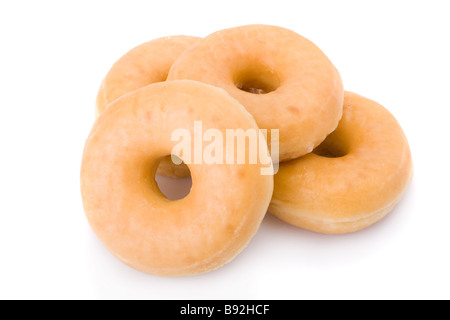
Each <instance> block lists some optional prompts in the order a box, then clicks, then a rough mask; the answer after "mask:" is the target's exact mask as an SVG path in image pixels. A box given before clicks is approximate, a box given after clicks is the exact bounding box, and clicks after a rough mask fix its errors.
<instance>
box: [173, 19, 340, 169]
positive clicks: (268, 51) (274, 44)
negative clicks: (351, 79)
mask: <svg viewBox="0 0 450 320" xmlns="http://www.w3.org/2000/svg"><path fill="white" fill-rule="evenodd" d="M181 79H192V80H197V81H201V82H205V83H209V84H212V85H214V86H217V87H220V88H223V89H225V90H226V91H227V92H228V93H229V94H230V95H231V96H233V97H234V98H236V99H237V100H238V101H240V102H241V103H242V104H243V105H244V106H245V107H246V108H247V110H248V111H249V112H250V113H251V114H252V115H253V116H254V118H255V120H256V122H257V123H258V125H259V127H260V128H261V129H268V131H269V132H268V133H269V134H268V139H267V140H268V143H269V149H270V150H272V146H271V140H272V139H271V135H270V132H271V131H270V129H279V160H280V161H286V160H290V159H294V158H297V157H300V156H303V155H305V154H307V153H309V152H311V151H312V150H313V149H314V148H315V147H316V146H317V145H319V144H320V143H321V142H322V141H323V140H324V139H325V138H326V136H327V135H328V134H329V133H331V132H332V131H334V129H336V127H337V124H338V122H339V119H340V118H341V116H342V104H343V97H344V90H343V85H342V81H341V77H340V75H339V72H338V71H337V70H336V68H335V67H334V66H333V64H332V63H331V62H330V60H329V59H328V58H327V57H326V56H325V54H324V53H323V52H322V51H321V50H320V49H319V48H318V47H317V46H316V45H315V44H313V43H312V42H311V41H309V40H307V39H305V38H303V37H302V36H300V35H298V34H297V33H295V32H293V31H290V30H287V29H284V28H280V27H275V26H268V25H249V26H242V27H236V28H231V29H226V30H222V31H218V32H216V33H213V34H211V35H209V36H207V37H205V38H203V39H202V40H199V41H198V42H197V43H196V44H194V45H193V46H191V47H189V48H188V49H187V50H186V51H185V52H184V53H183V54H182V55H181V56H180V57H179V58H178V59H177V60H176V61H175V62H174V64H173V65H172V68H171V69H170V72H169V76H168V80H181Z"/></svg>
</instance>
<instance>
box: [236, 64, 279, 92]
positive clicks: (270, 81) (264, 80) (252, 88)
mask: <svg viewBox="0 0 450 320" xmlns="http://www.w3.org/2000/svg"><path fill="white" fill-rule="evenodd" d="M238 70H239V71H238V72H236V74H235V75H234V84H235V86H236V87H237V88H238V89H239V90H242V91H245V92H249V93H253V94H267V93H269V92H272V91H275V90H277V89H278V87H279V86H280V79H279V78H278V76H277V75H276V73H275V72H274V71H273V70H272V69H271V68H268V67H266V66H264V65H261V64H253V65H250V66H246V67H244V68H240V69H238Z"/></svg>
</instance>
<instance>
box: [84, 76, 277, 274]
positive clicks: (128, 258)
mask: <svg viewBox="0 0 450 320" xmlns="http://www.w3.org/2000/svg"><path fill="white" fill-rule="evenodd" d="M194 121H202V123H203V126H204V128H215V129H217V130H220V131H221V132H222V133H223V134H225V130H226V129H234V128H236V129H237V128H241V129H243V130H247V129H255V130H257V129H258V128H257V125H256V123H255V121H254V119H253V118H252V116H251V115H250V114H249V113H248V112H247V111H246V110H245V108H244V107H243V106H242V105H241V104H239V102H237V101H236V100H235V99H233V98H232V97H230V96H229V95H228V94H227V93H226V92H225V91H223V90H222V89H219V88H215V87H213V86H210V85H206V84H203V83H199V82H195V81H168V82H162V83H156V84H153V85H150V86H146V87H143V88H141V89H139V90H136V91H133V92H131V93H129V94H127V95H125V96H123V97H121V98H119V99H117V100H115V101H114V102H113V103H111V104H110V105H109V106H108V108H107V109H106V110H105V111H104V112H103V113H102V115H101V116H100V117H99V118H98V119H97V121H96V123H95V125H94V127H93V129H92V131H91V133H90V135H89V137H88V139H87V142H86V146H85V150H84V154H83V160H82V167H81V193H82V198H83V205H84V208H85V212H86V216H87V218H88V220H89V223H90V225H91V227H92V229H93V230H94V232H95V233H96V235H97V236H98V237H99V239H100V240H101V241H102V243H103V244H104V245H105V247H106V248H107V249H108V250H109V251H110V252H111V253H112V254H114V255H115V256H116V257H117V258H118V259H120V260H121V261H122V262H124V263H126V264H127V265H129V266H131V267H133V268H135V269H137V270H140V271H142V272H146V273H149V274H154V275H161V276H181V275H193V274H198V273H203V272H207V271H210V270H213V269H216V268H218V267H220V266H222V265H223V264H225V263H227V262H229V261H230V260H231V259H232V258H233V257H235V256H236V255H237V254H238V253H239V252H240V251H241V250H242V249H243V248H244V247H245V246H246V245H247V244H248V242H249V241H250V239H251V238H252V237H253V235H254V234H255V233H256V231H257V230H258V227H259V225H260V223H261V221H262V219H263V217H264V215H265V213H266V210H267V208H268V205H269V202H270V198H271V195H272V191H273V176H264V175H261V172H260V169H261V168H262V167H263V165H261V164H230V165H228V164H211V165H208V164H205V163H203V164H193V165H189V168H190V170H191V174H192V189H191V192H190V193H189V194H188V195H187V196H186V197H185V198H183V199H180V200H176V201H169V200H168V199H167V198H165V197H164V195H163V194H162V193H161V191H160V190H159V189H158V187H157V184H156V182H155V179H154V175H155V171H156V167H157V165H158V162H159V159H161V157H163V156H167V155H170V154H171V152H172V148H173V147H174V146H175V145H176V144H177V142H173V141H172V140H171V134H172V133H173V132H174V130H177V129H180V128H184V129H186V130H188V131H189V132H190V133H191V135H192V136H194V133H193V130H194V129H193V127H194ZM205 147H206V146H205V145H204V146H203V148H205ZM266 151H267V150H266ZM182 158H183V157H182ZM183 160H186V159H184V158H183Z"/></svg>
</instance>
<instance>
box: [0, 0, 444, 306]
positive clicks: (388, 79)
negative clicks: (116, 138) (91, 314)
mask: <svg viewBox="0 0 450 320" xmlns="http://www.w3.org/2000/svg"><path fill="white" fill-rule="evenodd" d="M447 4H448V2H447V1H380V0H378V1H307V2H306V1H305V2H302V1H289V2H288V1H262V0H259V1H254V2H252V1H221V2H218V1H204V2H197V1H192V0H191V1H180V2H173V1H130V0H127V1H120V2H119V1H72V2H68V1H1V2H0V35H1V37H0V41H1V42H0V108H1V109H0V110H1V112H0V142H1V144H0V146H1V149H0V150H1V151H0V152H1V157H0V195H1V198H0V298H2V299H6V298H145V299H178V298H189V299H198V298H202V299H206V298H213V299H215V298H223V299H241V298H246V299H278V298H284V299H299V298H306V299H315V298H343V299H347V298H388V299H389V298H446V299H449V298H450V289H449V287H450V275H449V272H450V271H449V270H450V253H449V245H450V207H449V202H448V199H449V197H450V195H449V190H450V188H449V187H448V181H449V179H450V175H449V165H448V161H449V156H450V152H449V145H448V138H449V121H450V120H449V119H450V118H449V115H450V111H449V109H450V98H449V97H450V62H449V59H450V32H449V30H450V19H449V14H450V9H449V7H448V5H447ZM251 23H265V24H274V25H279V26H283V27H286V28H290V29H293V30H295V31H296V32H298V33H300V34H302V35H303V36H306V37H307V38H309V39H311V40H312V41H314V42H315V43H316V44H317V45H318V46H319V47H320V48H321V49H322V50H323V51H324V52H325V53H326V54H327V55H328V56H329V57H330V59H331V60H332V61H333V63H334V64H335V65H336V67H337V68H338V69H339V70H340V72H341V75H342V78H343V80H344V84H345V87H346V89H348V90H351V91H354V92H357V93H359V94H362V95H365V96H367V97H369V98H372V99H374V100H376V101H378V102H380V103H381V104H383V105H384V106H386V107H387V108H388V109H389V110H390V111H391V112H392V113H393V114H394V115H395V116H396V118H397V119H398V120H399V122H400V123H401V125H402V127H403V129H404V131H405V133H406V135H407V137H408V139H409V142H410V145H411V149H412V153H413V160H414V165H415V176H414V180H413V183H412V185H411V187H410V188H409V190H408V192H407V194H406V195H405V197H404V199H403V201H402V202H401V203H400V204H399V206H398V207H397V208H396V209H395V210H394V211H393V212H392V213H391V214H390V215H389V216H388V217H387V218H386V219H384V220H383V221H381V222H380V223H378V224H376V225H375V226H373V227H371V228H369V229H367V230H364V231H361V232H358V233H355V234H348V235H341V236H326V235H320V234H315V233H312V232H308V231H303V230H300V229H297V228H294V227H291V226H289V225H287V224H285V223H283V222H281V221H279V220H277V219H275V218H273V217H271V216H270V215H268V216H267V218H266V219H265V221H264V222H263V224H262V226H261V229H260V230H259V232H258V233H257V235H256V236H255V238H254V239H253V240H252V242H251V243H250V245H249V247H248V248H247V249H246V250H245V251H244V252H243V253H242V254H240V255H239V256H238V257H237V258H236V259H235V260H233V261H232V262H231V263H230V264H228V265H226V266H225V267H222V268H220V269H219V270H217V271H214V272H211V273H208V274H204V275H199V276H194V277H185V278H159V277H154V276H149V275H145V274H141V273H139V272H137V271H134V270H133V269H130V268H128V267H127V266H125V265H123V264H122V263H120V262H119V261H117V260H116V259H115V258H113V257H112V256H111V255H110V254H109V253H108V252H107V251H106V250H105V249H104V248H103V247H102V245H101V244H100V242H99V241H98V240H97V238H96V236H95V235H94V233H93V232H92V231H91V229H90V227H89V225H88V223H87V220H86V218H85V217H84V213H83V208H82V203H81V196H80V192H79V168H80V162H81V154H82V150H83V146H84V141H85V139H86V137H87V135H88V133H89V131H90V128H91V126H92V124H93V121H94V102H95V97H96V93H97V89H98V87H99V84H100V82H101V80H102V78H103V76H104V75H105V74H106V72H107V71H108V70H109V68H110V66H111V65H112V63H113V62H114V61H115V60H117V59H118V58H119V57H120V56H121V55H122V54H124V53H125V52H126V51H128V50H129V49H131V48H132V47H134V46H136V45H138V44H140V43H142V42H145V41H148V40H150V39H153V38H157V37H161V36H167V35H176V34H187V35H196V36H206V35H208V34H209V33H211V32H214V31H216V30H220V29H223V28H227V27H233V26H238V25H244V24H251Z"/></svg>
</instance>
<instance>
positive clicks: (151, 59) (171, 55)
mask: <svg viewBox="0 0 450 320" xmlns="http://www.w3.org/2000/svg"><path fill="white" fill-rule="evenodd" d="M199 39H200V38H197V37H189V36H173V37H165V38H159V39H155V40H152V41H149V42H146V43H143V44H141V45H140V46H137V47H136V48H134V49H132V50H130V51H129V52H128V53H126V54H125V55H123V56H122V57H121V58H120V59H119V60H118V61H117V62H116V63H115V64H114V65H113V66H112V68H111V69H110V70H109V72H108V74H107V75H106V77H105V78H104V79H103V81H102V83H101V85H100V90H99V92H98V95H97V104H96V108H95V113H96V116H97V118H98V117H99V116H100V114H101V113H102V112H103V111H104V110H105V109H106V106H107V105H108V104H110V103H111V102H113V101H114V100H116V99H117V98H119V97H121V96H123V95H125V94H127V93H129V92H131V91H134V90H136V89H139V88H142V87H144V86H146V85H149V84H152V83H156V82H161V81H165V80H166V78H167V75H168V73H169V70H170V67H171V66H172V64H173V62H174V61H175V60H176V59H177V58H178V57H179V56H180V55H181V54H182V53H183V51H185V50H186V49H187V48H188V47H190V46H191V45H193V44H194V43H195V42H197V41H198V40H199Z"/></svg>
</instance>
